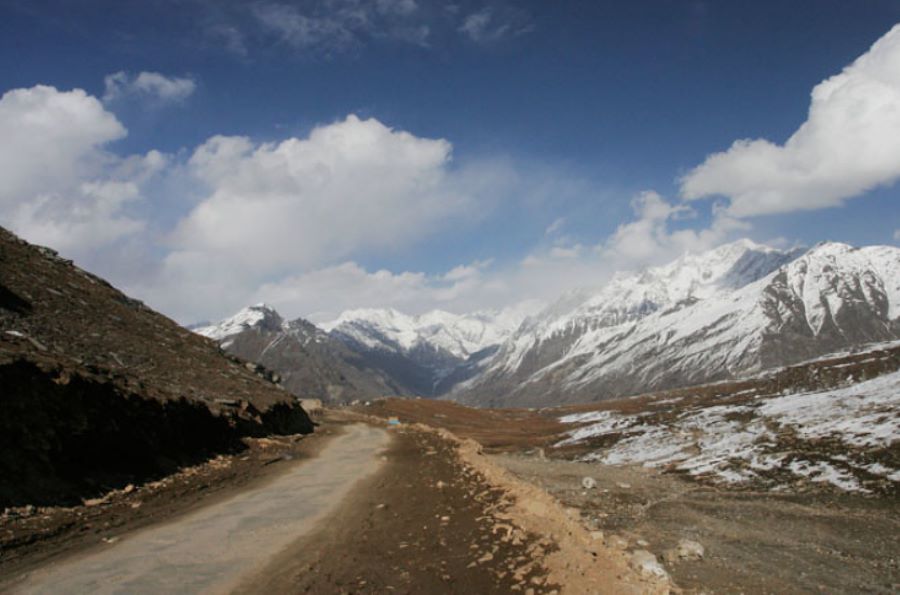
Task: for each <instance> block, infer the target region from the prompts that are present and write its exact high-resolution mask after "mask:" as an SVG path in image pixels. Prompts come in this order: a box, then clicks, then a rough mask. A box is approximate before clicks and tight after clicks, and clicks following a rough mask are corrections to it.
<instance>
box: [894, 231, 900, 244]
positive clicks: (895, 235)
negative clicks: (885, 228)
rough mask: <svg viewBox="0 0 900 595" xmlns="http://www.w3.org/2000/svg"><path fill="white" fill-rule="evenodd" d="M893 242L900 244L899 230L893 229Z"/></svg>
mask: <svg viewBox="0 0 900 595" xmlns="http://www.w3.org/2000/svg"><path fill="white" fill-rule="evenodd" d="M894 241H895V242H900V229H895V230H894Z"/></svg>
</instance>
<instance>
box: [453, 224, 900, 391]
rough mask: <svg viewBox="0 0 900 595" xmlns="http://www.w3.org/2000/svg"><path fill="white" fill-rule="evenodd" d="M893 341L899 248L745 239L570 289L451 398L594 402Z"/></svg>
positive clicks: (898, 317)
mask: <svg viewBox="0 0 900 595" xmlns="http://www.w3.org/2000/svg"><path fill="white" fill-rule="evenodd" d="M897 338H900V249H898V248H894V247H888V246H873V247H868V248H860V249H857V248H853V247H851V246H848V245H845V244H838V243H823V244H819V245H817V246H815V247H814V248H812V249H810V250H808V251H781V250H776V249H773V248H769V247H766V246H759V245H756V244H754V243H752V242H749V241H747V240H743V241H739V242H735V243H733V244H728V245H725V246H721V247H719V248H716V249H715V250H712V251H710V252H707V253H704V254H687V255H684V256H682V257H681V258H679V259H678V260H676V261H675V262H673V263H671V264H669V265H667V266H663V267H659V268H653V269H649V270H647V271H644V272H642V273H640V274H637V275H620V276H617V277H616V278H615V279H613V281H612V282H611V283H609V284H608V285H607V286H606V287H604V288H603V289H601V290H600V291H597V292H586V291H583V292H575V293H573V294H570V295H568V296H566V297H565V298H564V299H562V300H560V301H559V302H558V303H556V304H554V305H552V306H550V307H549V308H547V309H546V310H544V311H543V312H542V313H540V314H538V315H536V316H534V317H532V318H529V319H528V320H527V321H526V322H525V324H523V325H522V327H521V328H520V329H519V330H518V331H517V332H516V333H514V334H513V335H512V336H511V337H510V338H509V339H508V340H507V341H506V342H505V343H504V344H503V345H502V346H501V347H500V349H499V350H498V351H497V353H496V355H494V356H493V357H492V358H491V359H490V360H489V361H487V362H486V363H485V364H484V367H483V370H481V371H480V372H479V374H477V375H475V376H474V377H473V378H472V379H471V380H469V381H468V382H466V383H464V384H463V385H461V386H460V387H459V388H458V389H457V390H456V393H455V396H456V397H457V398H459V399H460V400H462V401H463V402H467V403H470V404H477V405H546V404H550V403H565V402H586V401H599V400H604V399H608V398H613V397H616V396H622V395H629V394H638V393H643V392H648V391H652V390H658V389H668V388H675V387H679V386H690V385H697V384H703V383H707V382H712V381H718V380H725V379H732V378H737V377H741V376H746V375H750V374H753V373H756V372H759V371H761V370H764V369H768V368H772V367H776V366H783V365H787V364H791V363H794V362H797V361H800V360H804V359H809V358H812V357H815V356H818V355H822V354H826V353H829V352H833V351H837V350H840V349H843V348H846V347H850V346H853V345H858V344H862V343H868V342H877V341H888V340H892V339H897Z"/></svg>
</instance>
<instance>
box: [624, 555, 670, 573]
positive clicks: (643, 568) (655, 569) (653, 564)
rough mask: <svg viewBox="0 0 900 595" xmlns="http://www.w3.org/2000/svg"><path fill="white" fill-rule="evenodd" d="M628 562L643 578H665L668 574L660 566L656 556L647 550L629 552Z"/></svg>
mask: <svg viewBox="0 0 900 595" xmlns="http://www.w3.org/2000/svg"><path fill="white" fill-rule="evenodd" d="M628 563H629V564H630V565H631V567H632V568H634V569H635V570H636V571H638V572H640V573H641V576H643V577H645V578H661V579H664V578H667V577H668V576H669V574H668V573H667V572H666V569H665V568H663V567H662V565H661V564H660V563H659V561H658V560H657V559H656V556H654V555H653V554H651V553H650V552H648V551H647V550H635V551H633V552H631V558H630V559H629V560H628Z"/></svg>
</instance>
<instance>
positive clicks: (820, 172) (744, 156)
mask: <svg viewBox="0 0 900 595" xmlns="http://www.w3.org/2000/svg"><path fill="white" fill-rule="evenodd" d="M898 106H900V25H897V26H895V27H894V28H893V29H891V31H890V32H888V33H887V34H886V35H885V36H884V37H882V38H881V39H879V40H878V41H877V42H876V43H875V44H874V45H873V46H872V48H871V49H870V50H869V51H868V52H867V53H866V54H864V55H863V56H861V57H860V58H859V59H857V60H856V61H855V62H854V63H853V64H851V65H850V66H848V67H847V68H845V69H844V71H843V72H842V73H840V74H838V75H836V76H833V77H831V78H829V79H827V80H825V81H823V82H822V83H820V84H819V85H817V86H816V87H815V88H814V89H813V91H812V101H811V104H810V109H809V115H808V118H807V120H806V122H804V123H803V125H801V126H800V128H799V129H798V130H797V131H796V132H795V133H794V134H793V135H792V136H791V137H790V138H789V139H788V140H787V142H786V143H785V144H784V145H781V146H780V145H777V144H774V143H772V142H770V141H768V140H764V139H758V140H739V141H736V142H735V143H734V144H733V145H732V146H731V148H730V149H729V150H728V151H725V152H723V153H716V154H714V155H711V156H709V157H708V158H707V159H706V161H705V162H704V163H703V164H701V165H700V166H698V167H697V168H695V169H694V170H692V171H691V172H689V173H688V174H687V175H686V176H685V177H684V178H683V179H682V180H681V194H682V196H683V197H684V198H685V199H687V200H696V199H700V198H704V197H708V196H716V195H724V196H727V197H728V198H729V199H730V204H729V206H728V208H727V212H728V214H729V215H730V216H733V217H751V216H756V215H764V214H770V213H784V212H789V211H797V210H809V209H819V208H824V207H832V206H839V205H841V204H842V203H843V202H844V201H845V200H847V199H849V198H853V197H855V196H858V195H860V194H862V193H864V192H866V191H868V190H871V189H873V188H875V187H877V186H881V185H888V184H891V183H893V182H895V181H896V180H897V179H900V108H898Z"/></svg>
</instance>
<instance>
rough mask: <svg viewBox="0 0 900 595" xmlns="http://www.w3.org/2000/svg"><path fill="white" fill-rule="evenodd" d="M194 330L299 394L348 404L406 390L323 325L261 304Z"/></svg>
mask: <svg viewBox="0 0 900 595" xmlns="http://www.w3.org/2000/svg"><path fill="white" fill-rule="evenodd" d="M194 332H196V333H198V334H200V335H203V336H206V337H209V338H211V339H213V340H215V341H217V342H218V343H219V345H220V346H221V347H222V349H224V350H226V351H228V352H229V353H231V354H233V355H236V356H238V357H240V358H243V359H246V360H248V361H252V362H255V363H258V364H261V365H263V366H265V367H266V368H268V369H270V370H273V371H275V372H278V373H279V374H280V375H281V377H282V384H283V385H284V387H285V388H286V389H287V390H289V391H290V392H291V393H293V394H295V395H297V396H299V397H312V398H321V399H324V400H325V401H328V402H348V401H352V400H355V399H366V398H371V397H375V396H380V395H386V394H389V395H397V394H408V393H405V392H404V391H403V388H402V387H399V386H397V385H396V384H395V383H393V382H392V380H391V379H390V378H386V377H385V376H384V375H383V374H382V373H381V372H380V371H379V370H377V369H373V368H371V367H369V366H368V365H367V364H366V362H365V361H363V359H362V358H360V357H359V355H358V354H356V353H354V352H353V351H351V350H349V349H347V348H346V346H344V344H343V343H341V342H340V341H337V340H335V339H333V338H331V337H330V336H329V335H328V333H326V332H325V331H323V330H322V329H319V328H317V327H316V326H315V325H313V324H312V323H310V322H308V321H306V320H303V319H297V320H292V321H286V320H284V319H283V318H282V317H281V316H280V315H279V314H278V312H276V311H275V310H274V309H272V308H270V307H269V306H266V305H265V304H257V305H255V306H250V307H248V308H244V309H243V310H241V311H240V312H238V313H237V314H235V315H234V316H232V317H230V318H228V319H226V320H223V321H221V322H220V323H218V324H215V325H210V326H205V327H200V328H196V329H194Z"/></svg>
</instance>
